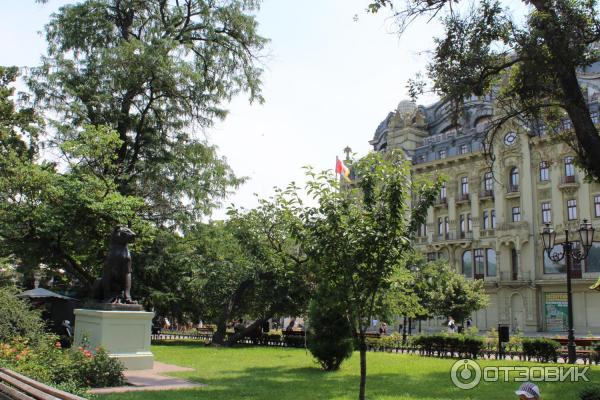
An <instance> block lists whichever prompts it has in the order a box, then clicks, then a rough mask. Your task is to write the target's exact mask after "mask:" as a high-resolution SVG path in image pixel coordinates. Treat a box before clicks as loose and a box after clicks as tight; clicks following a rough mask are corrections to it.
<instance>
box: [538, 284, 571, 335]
mask: <svg viewBox="0 0 600 400" xmlns="http://www.w3.org/2000/svg"><path fill="white" fill-rule="evenodd" d="M544 317H545V320H546V330H547V331H548V332H564V331H566V330H567V329H568V318H569V314H568V306H567V294H566V293H546V301H545V302H544Z"/></svg>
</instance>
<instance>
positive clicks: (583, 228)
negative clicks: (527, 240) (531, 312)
mask: <svg viewBox="0 0 600 400" xmlns="http://www.w3.org/2000/svg"><path fill="white" fill-rule="evenodd" d="M579 239H580V243H581V249H574V248H573V242H571V241H569V230H568V229H565V241H564V242H563V243H560V244H561V245H562V248H563V251H562V252H556V253H552V249H553V248H554V246H555V241H556V232H555V231H554V229H553V228H552V227H551V226H550V224H546V226H545V227H544V230H543V231H542V241H543V242H544V249H545V250H546V252H547V253H548V258H549V259H550V260H552V261H554V262H555V263H557V262H559V261H561V260H562V259H563V258H564V259H565V261H566V263H567V310H568V320H569V343H568V345H567V349H568V352H569V364H575V361H576V359H577V353H576V350H575V332H574V330H573V298H572V297H573V296H572V292H571V268H572V263H573V259H575V260H577V261H583V260H585V259H586V258H587V256H588V253H589V251H590V248H591V247H592V245H593V243H594V228H593V227H592V224H591V223H590V222H588V221H587V219H584V220H583V222H582V223H581V224H580V225H579Z"/></svg>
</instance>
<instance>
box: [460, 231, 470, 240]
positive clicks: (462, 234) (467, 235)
mask: <svg viewBox="0 0 600 400" xmlns="http://www.w3.org/2000/svg"><path fill="white" fill-rule="evenodd" d="M459 237H460V238H461V239H473V232H460V234H459Z"/></svg>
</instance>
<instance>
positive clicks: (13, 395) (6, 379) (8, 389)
mask: <svg viewBox="0 0 600 400" xmlns="http://www.w3.org/2000/svg"><path fill="white" fill-rule="evenodd" d="M0 400H85V399H84V398H83V397H79V396H75V395H73V394H71V393H67V392H64V391H62V390H58V389H56V388H53V387H51V386H48V385H44V384H43V383H40V382H38V381H36V380H33V379H31V378H28V377H26V376H24V375H21V374H19V373H16V372H14V371H11V370H9V369H6V368H0Z"/></svg>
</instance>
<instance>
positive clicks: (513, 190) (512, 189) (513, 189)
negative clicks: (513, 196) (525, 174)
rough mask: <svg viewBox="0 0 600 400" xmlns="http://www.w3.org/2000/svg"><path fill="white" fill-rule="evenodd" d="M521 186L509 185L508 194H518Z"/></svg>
mask: <svg viewBox="0 0 600 400" xmlns="http://www.w3.org/2000/svg"><path fill="white" fill-rule="evenodd" d="M518 192H519V185H508V190H507V193H518Z"/></svg>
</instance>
